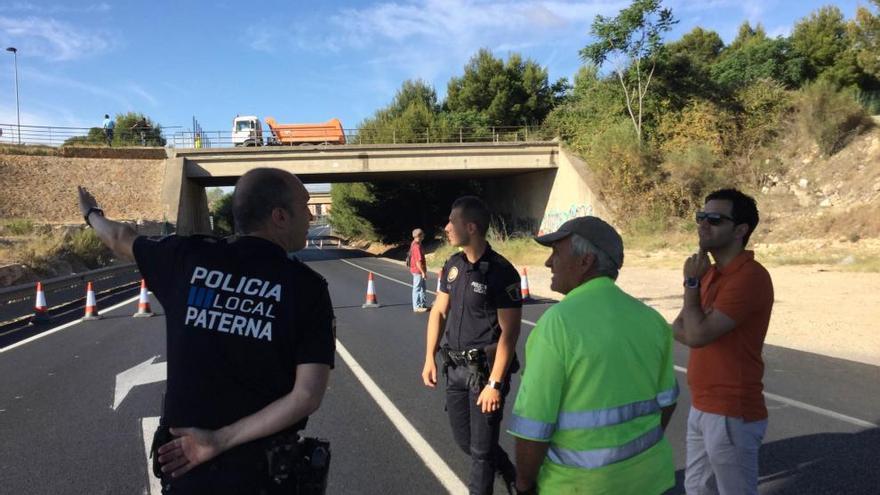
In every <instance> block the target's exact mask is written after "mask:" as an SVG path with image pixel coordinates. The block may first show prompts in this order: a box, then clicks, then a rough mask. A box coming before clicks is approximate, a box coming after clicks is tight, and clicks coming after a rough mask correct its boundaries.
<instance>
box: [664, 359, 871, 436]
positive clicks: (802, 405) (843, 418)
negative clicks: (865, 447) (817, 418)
mask: <svg viewBox="0 0 880 495" xmlns="http://www.w3.org/2000/svg"><path fill="white" fill-rule="evenodd" d="M675 371H678V372H679V373H687V368H685V367H684V366H678V365H676V366H675ZM764 397H766V398H768V399H770V400H775V401H777V402H782V403H783V404H786V405H789V406H792V407H797V408H798V409H803V410H805V411H810V412H813V413H816V414H821V415H822V416H827V417H829V418H833V419H837V420H840V421H844V422H846V423H849V424H852V425H856V426H861V427H864V428H877V427H878V426H877V425H876V424H874V423H871V422H870V421H865V420H864V419H859V418H854V417H852V416H847V415H846V414H841V413H839V412H837V411H832V410H830V409H824V408H821V407H819V406H814V405H812V404H807V403H806V402H801V401H799V400H794V399H789V398H788V397H783V396H781V395H776V394H771V393H770V392H764Z"/></svg>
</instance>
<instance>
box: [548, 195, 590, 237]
mask: <svg viewBox="0 0 880 495" xmlns="http://www.w3.org/2000/svg"><path fill="white" fill-rule="evenodd" d="M592 214H593V205H591V204H587V203H580V204H573V205H571V206H570V207H569V208H568V209H567V210H548V211H547V213H546V214H545V215H544V218H543V219H542V220H541V228H540V229H539V230H538V234H539V235H543V234H546V233H548V232H554V231H556V229H558V228H559V226H560V225H562V224H563V223H565V222H567V221H569V220H571V219H572V218H577V217H582V216H584V215H592Z"/></svg>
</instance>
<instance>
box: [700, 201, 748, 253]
mask: <svg viewBox="0 0 880 495" xmlns="http://www.w3.org/2000/svg"><path fill="white" fill-rule="evenodd" d="M713 199H714V200H723V201H730V202H731V204H732V205H733V207H732V208H731V209H730V216H731V217H733V222H734V223H735V224H736V225H739V224H742V223H744V224H746V225H748V226H749V231H748V232H746V235H745V237H743V246H745V245H746V244H748V243H749V237H751V236H752V232H754V231H755V227H757V226H758V204H757V203H756V202H755V198H753V197H751V196H749V195H748V194H745V193H743V192H741V191H739V190H737V189H733V188H729V189H719V190H717V191H715V192H713V193H711V194H709V195H708V196H706V201H705V203H708V202H709V201H711V200H713Z"/></svg>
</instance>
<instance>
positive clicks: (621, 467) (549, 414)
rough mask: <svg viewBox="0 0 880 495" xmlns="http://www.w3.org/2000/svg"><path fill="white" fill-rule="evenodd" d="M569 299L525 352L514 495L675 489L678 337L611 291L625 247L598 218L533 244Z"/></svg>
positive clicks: (513, 424)
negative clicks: (669, 428)
mask: <svg viewBox="0 0 880 495" xmlns="http://www.w3.org/2000/svg"><path fill="white" fill-rule="evenodd" d="M535 240H536V241H538V242H539V243H540V244H543V245H545V246H549V247H552V248H553V251H552V252H551V254H550V257H549V258H548V259H547V262H546V263H545V265H546V266H547V267H549V268H550V270H551V272H552V274H553V277H552V279H551V282H550V288H551V289H552V290H554V291H556V292H560V293H562V294H565V297H564V298H563V299H562V300H561V301H560V302H559V303H558V304H556V305H554V306H553V307H551V308H550V309H548V310H547V311H546V312H545V313H544V314H543V315H542V316H541V318H540V319H539V320H538V322H537V325H536V326H535V328H534V329H533V330H532V332H531V333H530V334H529V339H528V341H527V342H526V369H525V372H524V373H523V377H522V382H521V383H520V386H519V391H518V393H517V396H516V403H515V404H514V406H513V418H512V419H511V421H510V427H509V428H508V432H509V433H511V434H512V435H514V436H515V437H517V438H516V470H517V483H516V484H517V490H518V493H523V494H529V493H535V492H536V491H537V492H539V493H559V494H592V493H607V494H634V495H635V494H638V495H652V494H653V495H656V494H659V493H663V492H665V491H666V490H667V489H669V488H671V487H672V486H673V484H674V483H675V476H674V472H675V467H674V465H673V462H672V449H671V448H670V446H669V443H668V442H667V441H666V439H665V438H664V430H665V429H666V425H667V424H669V420H670V418H671V417H672V413H673V411H674V410H675V404H676V400H677V397H678V384H677V382H676V379H675V370H674V369H673V355H672V342H673V341H672V329H671V328H670V327H669V324H668V323H667V322H666V320H664V319H663V317H662V316H660V314H659V313H657V311H655V310H653V309H651V308H650V307H648V306H647V305H645V304H644V303H642V302H641V301H639V300H637V299H635V298H633V297H632V296H630V295H628V294H627V293H625V292H623V291H622V290H621V289H620V288H619V287H618V286H617V285H616V284H615V280H616V279H617V275H618V273H619V270H620V268H621V267H622V266H623V241H622V240H621V238H620V235H618V233H617V231H615V230H614V228H613V227H611V226H610V225H608V224H607V223H605V222H604V221H602V220H601V219H599V218H597V217H591V216H586V217H580V218H574V219H572V220H569V221H567V222H565V223H564V224H562V225H561V226H560V227H559V229H558V230H557V231H556V232H553V233H550V234H546V235H543V236H540V237H537V238H536V239H535Z"/></svg>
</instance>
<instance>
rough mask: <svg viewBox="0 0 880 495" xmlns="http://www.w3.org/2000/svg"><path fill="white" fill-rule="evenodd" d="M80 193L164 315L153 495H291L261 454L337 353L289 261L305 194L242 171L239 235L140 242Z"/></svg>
mask: <svg viewBox="0 0 880 495" xmlns="http://www.w3.org/2000/svg"><path fill="white" fill-rule="evenodd" d="M79 196H80V208H81V210H82V213H83V215H84V216H85V218H86V222H88V223H90V225H91V226H92V227H93V228H94V229H95V232H96V234H97V235H98V237H99V238H100V239H101V240H102V241H103V242H104V243H105V244H106V245H107V246H108V247H110V248H111V249H112V250H113V252H114V253H116V255H117V256H119V257H120V258H128V259H134V260H135V261H137V264H138V268H139V269H140V271H141V274H142V275H143V277H144V278H145V280H146V282H147V285H148V286H149V287H150V289H151V290H152V291H153V293H154V294H155V295H156V297H157V298H158V299H159V301H160V302H161V303H162V307H163V308H164V310H165V319H166V326H167V332H166V344H167V355H168V379H167V388H166V395H165V405H164V412H163V418H162V422H163V423H164V424H167V425H168V426H169V427H170V436H169V437H168V439H167V440H168V441H167V442H166V443H163V444H162V445H161V447H160V448H158V453H157V456H158V461H159V463H160V464H161V471H162V473H164V474H163V476H162V479H163V492H169V493H173V494H178V493H181V494H184V493H211V494H223V493H236V494H238V493H249V494H254V493H296V492H295V490H296V479H294V478H295V477H284V476H282V477H279V478H276V479H273V478H272V477H271V476H270V474H267V469H268V467H267V461H266V459H267V454H266V452H267V448H268V447H267V446H268V445H269V442H275V441H276V440H278V439H282V438H291V435H292V438H294V439H295V438H297V434H296V432H298V431H300V430H302V429H303V428H304V427H305V425H306V421H307V419H308V416H309V415H310V414H312V413H314V412H315V411H316V410H317V409H318V407H319V405H320V404H321V400H322V398H323V396H324V391H325V389H326V387H327V380H328V377H329V374H330V369H331V368H332V367H333V360H334V353H335V335H334V333H335V330H334V325H335V321H334V316H333V308H332V304H331V302H330V295H329V292H328V289H327V283H326V281H325V280H324V279H323V278H322V277H321V276H320V275H318V274H317V273H316V272H314V271H313V270H312V269H310V268H308V267H307V266H306V265H305V264H303V263H302V262H300V261H299V260H297V259H295V258H294V259H290V258H288V255H287V253H288V252H291V251H297V250H299V249H302V248H303V247H304V246H305V242H306V235H307V233H308V228H309V221H310V220H311V219H312V216H311V214H310V212H309V209H308V206H307V201H308V197H309V196H308V192H307V191H306V189H305V187H303V185H302V183H301V182H300V181H299V179H297V177H296V176H294V175H292V174H290V173H288V172H285V171H282V170H278V169H269V168H261V169H255V170H252V171H250V172H248V173H246V174H245V175H244V176H242V177H241V179H240V180H239V181H238V183H237V185H236V189H235V193H234V197H233V215H234V217H235V224H236V230H237V231H238V232H240V233H242V235H241V236H240V237H238V238H237V239H235V240H232V241H227V240H224V239H218V238H214V237H209V236H191V237H184V236H169V237H165V238H161V239H153V238H148V237H143V236H138V235H137V233H136V232H135V231H134V230H133V229H132V228H131V227H129V226H128V225H126V224H123V223H119V222H113V221H111V220H109V219H107V218H104V214H103V211H102V210H101V209H100V208H98V206H97V203H96V201H95V199H94V198H93V197H92V195H91V194H89V193H88V192H87V191H86V190H84V189H83V188H80V195H79ZM272 445H275V444H274V443H273V444H272Z"/></svg>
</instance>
